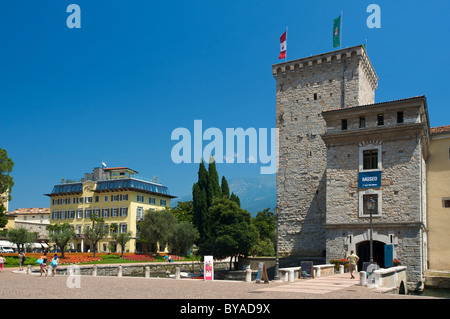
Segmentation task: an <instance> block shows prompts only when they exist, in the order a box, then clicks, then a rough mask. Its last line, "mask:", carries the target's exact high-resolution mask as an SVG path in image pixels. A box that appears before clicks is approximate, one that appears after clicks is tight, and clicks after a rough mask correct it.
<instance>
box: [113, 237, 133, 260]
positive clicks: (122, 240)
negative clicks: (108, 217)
mask: <svg viewBox="0 0 450 319" xmlns="http://www.w3.org/2000/svg"><path fill="white" fill-rule="evenodd" d="M132 236H133V233H131V232H124V233H117V232H114V233H112V238H113V239H114V240H115V241H116V242H117V243H118V244H119V245H120V247H121V248H122V254H121V257H123V253H124V251H125V245H126V244H127V243H128V242H129V241H130V239H131V237H132Z"/></svg>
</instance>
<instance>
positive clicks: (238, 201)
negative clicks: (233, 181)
mask: <svg viewBox="0 0 450 319" xmlns="http://www.w3.org/2000/svg"><path fill="white" fill-rule="evenodd" d="M230 200H232V201H233V202H235V203H236V204H237V205H238V206H239V207H241V200H240V199H239V196H237V195H236V194H235V193H231V195H230Z"/></svg>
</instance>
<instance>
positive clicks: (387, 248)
mask: <svg viewBox="0 0 450 319" xmlns="http://www.w3.org/2000/svg"><path fill="white" fill-rule="evenodd" d="M393 266H394V246H392V245H384V267H386V268H387V267H393Z"/></svg>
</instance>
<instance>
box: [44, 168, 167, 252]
mask: <svg viewBox="0 0 450 319" xmlns="http://www.w3.org/2000/svg"><path fill="white" fill-rule="evenodd" d="M137 173H138V172H136V171H134V170H132V169H129V168H126V167H115V168H100V167H97V168H95V169H94V173H87V174H85V177H84V178H83V179H81V180H79V181H73V180H65V181H64V182H63V183H61V184H59V185H55V186H54V187H53V190H52V192H51V193H50V194H46V195H47V196H49V197H50V198H51V205H50V211H51V216H50V222H51V223H52V224H56V223H68V224H69V225H70V226H71V227H73V229H74V230H75V233H76V238H75V239H74V240H73V242H72V243H71V244H70V246H71V247H70V248H71V249H74V250H76V251H80V252H86V251H93V248H94V247H92V246H91V245H92V244H91V243H89V242H88V241H87V240H86V239H85V236H84V231H85V229H86V228H89V227H92V220H91V216H98V217H102V218H103V220H104V222H105V229H106V230H107V232H108V235H107V236H106V237H105V238H103V239H102V240H101V241H100V242H99V243H98V246H97V247H96V249H97V251H100V252H107V251H113V252H115V251H118V249H120V247H117V244H116V243H115V242H114V240H113V239H112V232H113V231H117V232H120V233H121V232H131V233H132V239H131V240H130V241H129V242H128V243H127V245H126V248H125V250H126V251H129V252H135V251H142V246H141V243H140V242H139V240H138V238H137V235H138V227H137V224H138V222H139V221H140V220H142V219H143V216H144V212H145V211H146V210H161V209H165V208H170V201H171V199H172V198H174V197H175V196H172V195H170V193H169V190H168V188H167V187H166V186H163V185H161V184H158V183H155V182H150V181H147V180H145V179H143V178H140V177H138V176H137V175H136V174H137ZM112 225H114V226H115V228H116V230H114V227H111V226H112Z"/></svg>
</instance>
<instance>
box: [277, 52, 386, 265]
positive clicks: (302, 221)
mask: <svg viewBox="0 0 450 319" xmlns="http://www.w3.org/2000/svg"><path fill="white" fill-rule="evenodd" d="M272 74H273V76H274V78H275V79H276V124H277V128H278V129H279V165H278V171H277V205H278V206H279V207H280V208H281V212H280V214H279V217H278V223H279V238H278V250H279V253H280V255H282V256H283V255H286V256H287V255H295V256H307V257H325V254H326V231H325V222H326V201H327V190H326V166H327V151H326V146H325V143H324V141H323V140H322V134H324V133H325V132H326V123H325V121H324V119H323V117H322V111H325V110H332V109H340V108H344V107H352V106H357V105H366V104H373V103H374V101H375V89H376V88H377V85H378V78H377V75H376V73H375V71H374V69H373V67H372V64H371V62H370V60H369V58H368V56H367V53H366V51H365V49H364V47H363V46H355V47H351V48H347V49H342V50H338V51H334V52H329V53H325V54H321V55H316V56H312V57H308V58H303V59H299V60H294V61H288V62H285V63H281V64H276V65H274V66H273V67H272Z"/></svg>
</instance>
